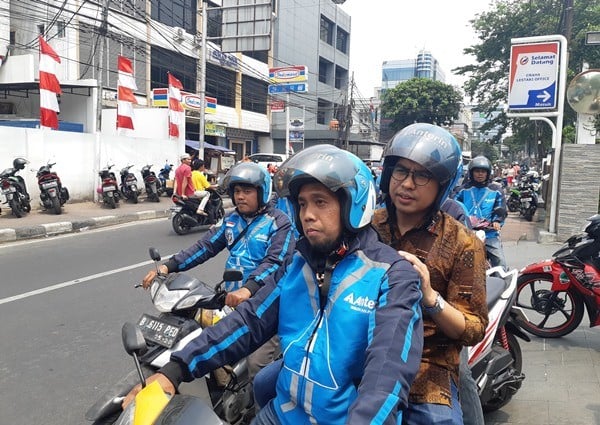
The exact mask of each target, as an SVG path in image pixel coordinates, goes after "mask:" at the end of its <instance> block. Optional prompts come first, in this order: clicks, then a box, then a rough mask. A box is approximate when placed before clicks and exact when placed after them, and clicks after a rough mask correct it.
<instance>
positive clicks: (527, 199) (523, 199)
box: [521, 198, 533, 202]
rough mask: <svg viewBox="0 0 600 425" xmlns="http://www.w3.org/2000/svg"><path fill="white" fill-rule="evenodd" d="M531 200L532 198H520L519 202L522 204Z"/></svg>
mask: <svg viewBox="0 0 600 425" xmlns="http://www.w3.org/2000/svg"><path fill="white" fill-rule="evenodd" d="M532 200H533V199H532V198H521V201H523V202H531V201H532Z"/></svg>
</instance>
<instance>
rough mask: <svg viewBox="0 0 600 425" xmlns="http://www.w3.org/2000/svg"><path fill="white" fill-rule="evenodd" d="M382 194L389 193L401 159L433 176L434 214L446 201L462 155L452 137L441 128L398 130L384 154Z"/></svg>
mask: <svg viewBox="0 0 600 425" xmlns="http://www.w3.org/2000/svg"><path fill="white" fill-rule="evenodd" d="M383 155H384V160H383V172H382V173H381V186H380V188H381V191H382V192H383V193H386V194H387V193H388V191H389V187H390V178H391V176H392V171H393V169H394V166H395V165H396V163H397V162H398V160H399V159H400V158H406V159H409V160H411V161H414V162H416V163H417V164H419V165H421V166H422V167H424V168H425V169H426V170H427V171H429V172H430V173H431V174H433V177H434V179H435V180H436V181H437V182H438V183H439V185H440V191H439V194H438V196H437V198H436V200H435V202H434V208H435V209H436V210H437V209H439V208H440V205H441V204H442V203H443V202H444V201H445V200H446V198H447V197H448V194H449V193H450V190H451V189H452V186H453V185H454V184H455V176H456V171H457V169H458V165H459V163H460V162H461V161H462V152H461V149H460V146H459V144H458V142H457V141H456V139H455V138H454V136H453V135H452V134H450V133H449V132H448V131H447V130H445V129H443V128H442V127H438V126H436V125H433V124H425V123H416V124H411V125H409V126H408V127H405V128H403V129H402V130H400V131H399V132H398V133H396V135H395V136H394V137H393V138H392V140H390V141H389V142H388V145H387V146H386V148H385V151H384V154H383Z"/></svg>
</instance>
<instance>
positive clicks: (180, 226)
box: [171, 213, 192, 235]
mask: <svg viewBox="0 0 600 425" xmlns="http://www.w3.org/2000/svg"><path fill="white" fill-rule="evenodd" d="M171 224H172V226H173V230H174V231H175V233H177V234H178V235H187V234H188V233H190V231H191V230H192V228H191V227H190V226H188V225H186V224H185V223H184V220H183V217H182V216H181V214H179V213H177V214H175V215H174V216H173V220H172V221H171Z"/></svg>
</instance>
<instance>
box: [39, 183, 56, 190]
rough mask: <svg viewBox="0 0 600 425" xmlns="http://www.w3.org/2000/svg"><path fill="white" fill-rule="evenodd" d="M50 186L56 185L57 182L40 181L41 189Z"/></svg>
mask: <svg viewBox="0 0 600 425" xmlns="http://www.w3.org/2000/svg"><path fill="white" fill-rule="evenodd" d="M51 187H58V183H56V182H47V183H42V188H43V189H50V188H51Z"/></svg>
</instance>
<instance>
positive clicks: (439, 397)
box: [373, 123, 488, 424]
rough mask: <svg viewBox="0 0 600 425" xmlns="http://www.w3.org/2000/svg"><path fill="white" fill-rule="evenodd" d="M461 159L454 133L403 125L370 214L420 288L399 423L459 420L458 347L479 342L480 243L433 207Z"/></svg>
mask: <svg viewBox="0 0 600 425" xmlns="http://www.w3.org/2000/svg"><path fill="white" fill-rule="evenodd" d="M460 160H461V151H460V147H459V145H458V143H457V142H456V139H455V138H454V136H452V135H451V134H450V133H449V132H447V131H446V130H444V129H443V128H441V127H438V126H434V125H431V124H421V123H417V124H412V125H410V126H408V127H406V128H404V129H403V130H401V131H400V132H398V133H397V134H396V135H395V136H394V137H393V139H392V140H391V141H390V142H389V143H388V145H387V147H386V149H385V156H384V168H383V172H382V177H381V190H382V191H383V193H384V196H385V205H386V208H385V209H380V210H377V211H376V213H375V217H374V219H373V225H374V227H375V228H376V230H377V231H378V232H379V234H380V236H381V238H382V240H383V241H384V242H385V243H387V244H389V245H390V246H392V247H393V248H395V249H397V250H399V252H400V253H401V254H402V255H404V256H405V257H406V258H407V259H408V260H409V261H411V262H412V263H413V264H414V267H415V269H416V270H418V271H419V274H420V276H421V290H422V293H423V299H422V301H421V305H422V307H423V319H424V336H425V338H424V345H423V357H422V360H421V365H420V368H419V372H418V374H417V377H416V378H415V381H414V382H413V385H412V386H411V388H410V395H409V400H410V403H409V406H408V409H407V411H406V412H405V415H404V419H403V423H405V424H430V423H435V424H462V423H463V417H462V409H461V403H460V402H459V394H458V388H459V365H460V363H461V362H460V356H461V351H462V350H463V348H464V347H466V346H472V345H475V344H476V343H477V342H479V341H481V340H482V339H483V336H484V333H485V328H486V326H487V323H488V316H487V304H486V295H485V294H486V292H485V251H484V248H483V244H482V243H481V241H479V240H478V239H477V238H476V237H475V235H474V234H473V233H472V232H471V231H470V230H468V229H467V228H466V227H465V226H464V225H463V224H461V223H459V222H458V221H456V220H455V219H454V218H452V217H450V216H449V215H448V214H446V213H444V212H441V211H440V206H441V205H442V203H444V201H445V200H446V198H447V197H448V194H449V193H450V191H451V190H452V186H453V185H454V184H455V177H456V170H457V168H458V161H460ZM471 395H473V393H472V392H471ZM474 396H475V397H477V392H476V391H475V394H474Z"/></svg>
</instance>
